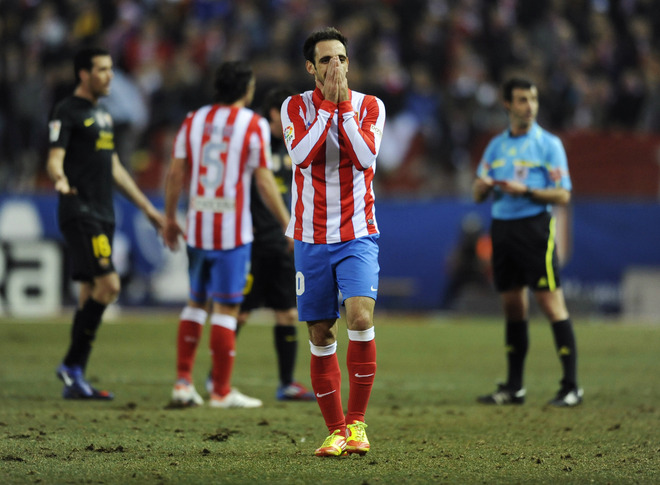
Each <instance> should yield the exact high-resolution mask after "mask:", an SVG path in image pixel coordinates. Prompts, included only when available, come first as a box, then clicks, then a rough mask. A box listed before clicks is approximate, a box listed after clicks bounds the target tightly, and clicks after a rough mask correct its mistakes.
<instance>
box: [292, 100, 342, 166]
mask: <svg viewBox="0 0 660 485" xmlns="http://www.w3.org/2000/svg"><path fill="white" fill-rule="evenodd" d="M335 107H336V105H335V104H334V103H332V102H330V101H323V102H322V103H321V107H320V108H319V110H318V111H317V113H316V118H315V119H314V121H313V122H312V123H311V125H310V126H309V128H308V127H307V126H306V123H305V112H306V107H305V105H304V103H303V100H302V96H300V95H296V96H291V97H289V98H287V99H286V100H285V101H284V103H283V104H282V111H281V116H282V129H283V132H284V142H285V144H286V148H287V150H288V152H289V155H290V156H291V160H292V161H293V163H294V164H295V165H298V166H300V167H301V168H307V167H308V166H309V164H310V163H312V160H314V157H315V156H316V155H317V154H318V153H319V150H320V149H321V147H322V146H323V145H324V143H325V141H326V138H327V136H328V131H329V130H330V126H331V125H332V115H333V114H334V111H335Z"/></svg>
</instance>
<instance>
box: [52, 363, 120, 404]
mask: <svg viewBox="0 0 660 485" xmlns="http://www.w3.org/2000/svg"><path fill="white" fill-rule="evenodd" d="M56 375H57V377H58V378H59V379H60V380H61V381H62V382H64V389H63V390H62V397H63V398H64V399H80V400H87V399H94V400H99V401H110V400H112V399H114V397H115V396H114V394H112V393H111V392H108V391H99V390H98V389H94V388H93V387H92V386H91V385H90V383H89V382H87V381H86V380H85V377H84V376H83V372H82V369H81V368H80V367H78V366H72V367H69V366H66V365H64V364H61V365H60V366H59V367H58V368H57V371H56Z"/></svg>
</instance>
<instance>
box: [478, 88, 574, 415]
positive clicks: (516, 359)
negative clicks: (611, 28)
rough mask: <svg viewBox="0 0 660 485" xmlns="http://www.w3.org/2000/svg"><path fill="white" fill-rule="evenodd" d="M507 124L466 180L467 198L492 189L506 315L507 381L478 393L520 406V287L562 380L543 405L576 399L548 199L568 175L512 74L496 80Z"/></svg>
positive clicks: (561, 189) (558, 196) (496, 263)
mask: <svg viewBox="0 0 660 485" xmlns="http://www.w3.org/2000/svg"><path fill="white" fill-rule="evenodd" d="M503 94H504V107H505V108H506V110H507V112H508V115H509V128H508V129H507V130H506V131H504V132H503V133H501V134H499V135H497V136H496V137H495V138H493V139H492V140H491V142H490V143H489V144H488V146H487V147H486V150H485V152H484V155H483V157H482V159H481V162H480V163H479V167H478V169H477V178H476V179H475V181H474V184H473V196H474V199H475V201H477V202H482V201H484V200H486V198H487V197H488V196H489V195H490V194H492V195H493V204H492V211H491V213H492V224H491V238H492V243H493V273H494V280H495V287H496V288H497V290H498V292H499V293H500V296H501V300H502V304H503V308H504V317H505V319H506V331H505V341H506V351H507V362H508V377H507V381H506V382H505V383H503V384H500V385H499V386H498V388H497V390H496V391H495V392H493V393H492V394H487V395H485V396H480V397H479V398H478V401H479V402H481V403H484V404H522V403H523V402H524V401H525V389H524V388H523V367H524V363H525V357H526V355H527V349H528V307H529V301H528V288H531V290H532V291H533V292H534V296H535V297H536V301H537V302H538V305H539V307H540V308H541V310H542V311H543V313H544V314H545V316H546V317H547V318H548V320H549V321H550V323H551V327H552V332H553V335H554V339H555V346H556V348H557V354H558V356H559V359H560V361H561V366H562V370H563V377H562V379H561V387H560V389H559V391H558V392H557V395H556V396H555V397H554V398H553V399H551V400H550V402H549V404H551V405H553V406H560V407H570V406H576V405H578V404H580V403H581V402H582V394H583V392H582V389H580V388H579V387H578V383H577V370H576V363H577V348H576V344H575V336H574V333H573V325H572V323H571V319H570V317H569V313H568V310H567V308H566V302H565V300H564V294H563V292H562V290H561V286H560V276H559V271H558V269H559V268H558V262H557V251H556V246H555V227H556V226H555V219H554V217H553V216H552V213H551V210H552V205H553V204H562V205H565V204H568V202H569V201H570V198H571V180H570V177H569V173H568V163H567V160H566V152H565V151H564V147H563V145H562V143H561V141H560V140H559V138H558V137H556V136H554V135H552V134H551V133H549V132H547V131H545V130H544V129H543V128H541V127H540V126H539V125H538V124H537V122H536V115H537V113H538V108H539V102H538V92H537V88H536V86H535V85H534V84H533V83H532V82H530V81H528V80H525V79H519V78H514V79H511V80H509V81H508V82H506V83H505V84H504V93H503Z"/></svg>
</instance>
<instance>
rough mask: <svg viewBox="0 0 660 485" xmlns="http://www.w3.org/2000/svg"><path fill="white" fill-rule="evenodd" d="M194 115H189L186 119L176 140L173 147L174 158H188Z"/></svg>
mask: <svg viewBox="0 0 660 485" xmlns="http://www.w3.org/2000/svg"><path fill="white" fill-rule="evenodd" d="M193 115H194V113H192V112H191V113H188V116H186V119H185V120H183V123H181V127H180V128H179V131H178V132H177V134H176V137H175V138H174V144H173V146H172V158H188V132H189V131H190V124H191V122H192V119H193Z"/></svg>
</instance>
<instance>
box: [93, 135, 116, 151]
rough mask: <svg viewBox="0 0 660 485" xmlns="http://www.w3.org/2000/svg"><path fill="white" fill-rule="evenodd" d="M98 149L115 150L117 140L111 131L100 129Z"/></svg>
mask: <svg viewBox="0 0 660 485" xmlns="http://www.w3.org/2000/svg"><path fill="white" fill-rule="evenodd" d="M96 149H97V150H114V149H115V141H114V135H113V134H112V132H111V131H99V137H98V138H97V140H96Z"/></svg>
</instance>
